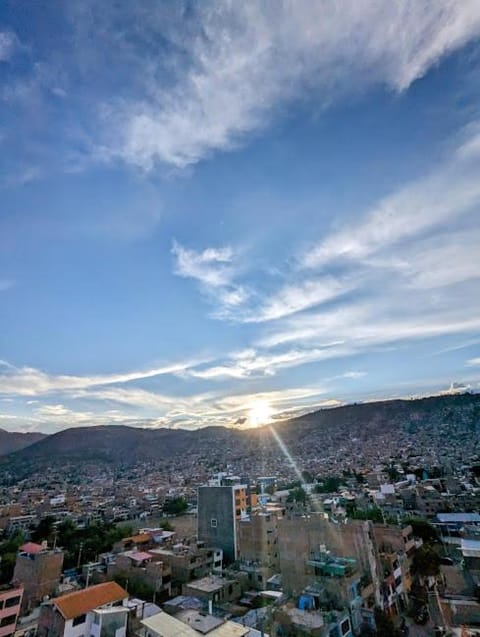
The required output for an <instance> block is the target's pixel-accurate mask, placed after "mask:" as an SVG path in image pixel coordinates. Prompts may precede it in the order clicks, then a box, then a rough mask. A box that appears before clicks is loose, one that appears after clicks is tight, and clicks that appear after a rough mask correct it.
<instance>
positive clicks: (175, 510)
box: [163, 496, 188, 515]
mask: <svg viewBox="0 0 480 637" xmlns="http://www.w3.org/2000/svg"><path fill="white" fill-rule="evenodd" d="M187 509H188V502H187V501H186V500H185V498H183V497H182V496H180V497H178V498H171V499H169V500H165V504H164V505H163V512H164V513H167V514H168V515H181V514H182V513H185V511H186V510H187Z"/></svg>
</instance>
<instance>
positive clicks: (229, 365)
mask: <svg viewBox="0 0 480 637" xmlns="http://www.w3.org/2000/svg"><path fill="white" fill-rule="evenodd" d="M346 354H347V350H346V349H343V348H336V347H328V346H327V347H317V348H296V349H289V350H285V351H283V352H275V353H268V352H263V353H257V352H255V351H252V353H251V355H250V356H244V357H242V358H240V359H239V358H236V359H234V360H233V361H230V360H227V361H225V363H224V364H221V365H214V366H211V367H206V368H205V369H197V368H195V369H190V370H187V371H186V372H185V376H190V377H192V378H200V379H203V380H214V379H215V380H216V379H225V378H236V379H241V378H249V377H257V376H273V375H274V374H276V373H277V371H278V370H280V369H287V368H290V367H298V366H300V365H306V364H307V363H314V362H318V361H321V360H327V359H329V358H336V357H338V356H344V355H346Z"/></svg>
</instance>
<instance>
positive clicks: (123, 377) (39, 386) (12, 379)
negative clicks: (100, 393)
mask: <svg viewBox="0 0 480 637" xmlns="http://www.w3.org/2000/svg"><path fill="white" fill-rule="evenodd" d="M199 362H200V361H199V360H196V361H186V362H179V363H173V364H171V365H165V366H162V367H155V368H150V369H146V370H142V371H132V372H127V373H123V374H103V375H101V374H98V375H97V374H95V375H91V376H74V375H68V374H60V375H55V374H48V373H47V372H44V371H42V370H39V369H36V368H34V367H15V366H14V365H11V364H10V363H8V362H6V361H0V394H15V395H19V396H39V395H43V394H49V393H54V392H62V391H68V390H80V389H86V388H90V387H97V386H103V385H115V384H123V383H130V382H132V381H138V380H145V379H147V378H154V377H156V376H162V375H165V374H178V373H179V372H183V371H185V370H186V369H188V367H190V366H191V365H197V364H198V363H199Z"/></svg>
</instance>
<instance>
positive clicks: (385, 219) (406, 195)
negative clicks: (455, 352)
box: [302, 5, 480, 268]
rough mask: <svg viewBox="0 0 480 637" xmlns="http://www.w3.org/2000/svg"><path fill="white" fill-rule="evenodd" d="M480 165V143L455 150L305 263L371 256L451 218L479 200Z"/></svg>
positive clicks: (316, 248)
mask: <svg viewBox="0 0 480 637" xmlns="http://www.w3.org/2000/svg"><path fill="white" fill-rule="evenodd" d="M479 6H480V5H479ZM479 167H480V144H479V145H478V148H477V152H473V150H472V152H470V153H469V154H468V156H467V157H466V158H465V157H464V156H462V154H459V153H456V154H454V157H453V159H452V160H451V161H449V162H447V163H446V164H444V165H442V166H440V167H439V168H437V169H436V170H435V171H434V172H432V174H431V175H429V176H428V177H425V178H423V179H420V180H418V181H417V182H415V183H413V184H409V185H407V186H405V187H404V188H403V189H401V190H400V191H399V192H396V193H394V194H392V195H390V196H388V197H386V198H385V199H384V200H383V201H381V202H380V203H379V204H378V205H377V206H375V207H374V208H373V210H371V211H370V212H368V213H367V214H366V215H364V216H363V218H362V219H361V220H360V221H359V222H356V223H351V224H350V225H349V226H348V227H346V228H345V229H344V230H341V231H339V232H335V233H333V234H332V235H330V236H329V237H327V238H326V239H325V240H323V241H322V242H321V243H320V244H319V245H317V246H314V247H313V248H312V249H311V250H309V251H308V252H306V253H305V254H304V255H303V257H302V261H303V265H305V266H306V267H312V268H315V267H320V266H325V265H326V264H328V263H329V262H332V261H337V260H351V261H355V260H357V261H358V260H367V259H368V258H369V257H371V255H375V254H376V253H379V252H380V253H381V251H382V250H386V249H387V248H389V247H391V246H395V245H397V244H399V243H400V242H401V241H405V240H407V239H411V238H413V237H416V236H418V235H420V234H421V233H423V232H425V231H429V232H431V231H432V230H434V229H438V228H441V227H442V226H444V225H445V224H447V223H449V222H452V221H453V220H454V219H456V218H458V217H460V216H461V215H464V214H466V213H468V212H469V211H471V209H472V207H473V206H476V205H478V204H480V180H479V179H478V169H479ZM390 258H391V257H390Z"/></svg>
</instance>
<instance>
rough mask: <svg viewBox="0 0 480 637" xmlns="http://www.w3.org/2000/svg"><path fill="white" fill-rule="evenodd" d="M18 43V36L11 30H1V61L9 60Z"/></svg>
mask: <svg viewBox="0 0 480 637" xmlns="http://www.w3.org/2000/svg"><path fill="white" fill-rule="evenodd" d="M17 45H18V39H17V36H16V35H15V34H14V33H12V32H11V31H0V62H8V61H9V60H10V58H11V57H12V55H13V53H14V51H15V49H16V48H17Z"/></svg>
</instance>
